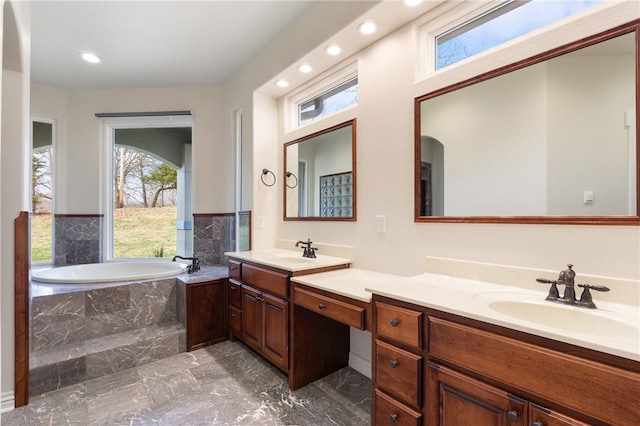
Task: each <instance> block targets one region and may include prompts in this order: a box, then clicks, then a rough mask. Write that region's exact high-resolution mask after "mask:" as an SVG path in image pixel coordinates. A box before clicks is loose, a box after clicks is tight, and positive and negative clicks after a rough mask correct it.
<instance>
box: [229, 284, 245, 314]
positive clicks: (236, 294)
mask: <svg viewBox="0 0 640 426" xmlns="http://www.w3.org/2000/svg"><path fill="white" fill-rule="evenodd" d="M229 304H230V305H231V306H235V307H236V308H238V309H241V308H242V285H241V284H240V283H239V282H237V281H234V280H230V281H229Z"/></svg>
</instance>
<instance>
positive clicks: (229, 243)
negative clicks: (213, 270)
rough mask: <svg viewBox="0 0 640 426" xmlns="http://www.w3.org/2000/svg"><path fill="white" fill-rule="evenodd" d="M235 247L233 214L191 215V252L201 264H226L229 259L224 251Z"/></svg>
mask: <svg viewBox="0 0 640 426" xmlns="http://www.w3.org/2000/svg"><path fill="white" fill-rule="evenodd" d="M235 249H236V217H235V214H233V213H221V214H194V215H193V253H194V254H195V255H196V256H198V258H199V259H200V264H201V265H227V264H228V261H229V259H228V258H227V256H225V255H224V253H225V252H227V251H234V250H235Z"/></svg>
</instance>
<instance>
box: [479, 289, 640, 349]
mask: <svg viewBox="0 0 640 426" xmlns="http://www.w3.org/2000/svg"><path fill="white" fill-rule="evenodd" d="M475 298H479V299H481V300H484V301H486V302H488V303H487V306H488V308H489V309H491V310H492V311H494V312H496V313H499V314H502V315H506V316H508V317H511V318H514V319H518V320H522V321H526V322H528V323H532V324H536V325H540V326H544V327H552V328H555V329H559V330H564V331H566V332H570V333H580V334H584V335H592V336H594V335H597V336H602V337H607V338H621V339H638V336H639V335H640V327H639V326H640V324H639V323H638V318H637V314H636V315H633V314H630V313H628V312H615V311H610V310H604V309H587V308H582V307H577V306H569V305H563V304H560V303H554V302H550V301H546V300H544V299H541V300H538V299H534V298H532V297H531V296H524V297H522V295H513V294H508V295H502V296H501V295H500V294H495V293H492V294H480V295H476V297H475ZM514 299H515V300H514ZM517 299H521V300H517Z"/></svg>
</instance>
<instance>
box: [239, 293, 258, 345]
mask: <svg viewBox="0 0 640 426" xmlns="http://www.w3.org/2000/svg"><path fill="white" fill-rule="evenodd" d="M242 340H243V341H244V342H245V343H246V344H247V345H249V346H251V347H253V348H254V349H257V350H260V349H261V346H262V298H261V297H260V292H258V291H257V290H256V289H254V288H251V287H247V286H242Z"/></svg>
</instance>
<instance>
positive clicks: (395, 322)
mask: <svg viewBox="0 0 640 426" xmlns="http://www.w3.org/2000/svg"><path fill="white" fill-rule="evenodd" d="M389 324H391V327H397V326H398V324H400V322H399V321H398V320H397V319H395V318H394V319H392V320H391V321H389Z"/></svg>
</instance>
